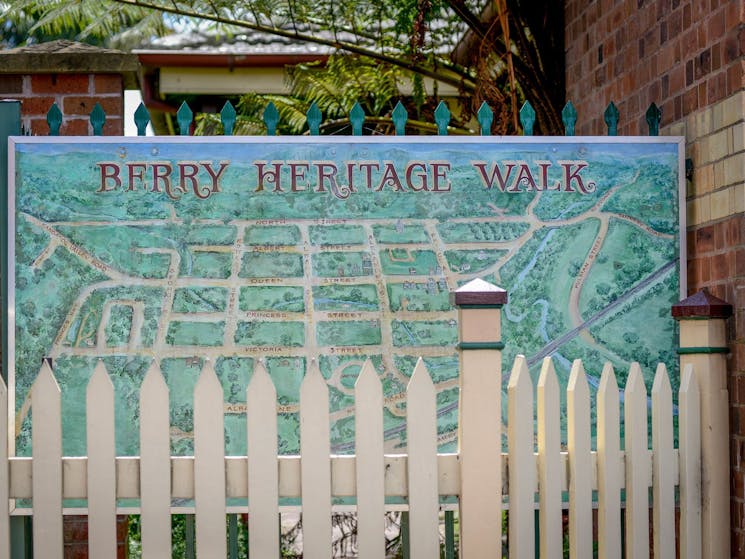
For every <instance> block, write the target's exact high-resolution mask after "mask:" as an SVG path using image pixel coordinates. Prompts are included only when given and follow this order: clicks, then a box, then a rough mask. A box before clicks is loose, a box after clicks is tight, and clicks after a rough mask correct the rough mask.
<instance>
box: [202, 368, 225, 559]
mask: <svg viewBox="0 0 745 559" xmlns="http://www.w3.org/2000/svg"><path fill="white" fill-rule="evenodd" d="M223 423H224V409H223V389H222V385H221V384H220V381H219V380H218V378H217V375H216V374H215V369H214V366H213V364H212V361H210V360H207V361H206V362H205V364H204V368H203V369H202V373H201V374H200V375H199V380H197V384H196V386H195V387H194V505H195V506H194V508H195V511H196V540H197V545H196V548H197V549H196V550H197V557H225V556H226V555H227V544H226V541H225V513H226V510H225V430H224V426H223Z"/></svg>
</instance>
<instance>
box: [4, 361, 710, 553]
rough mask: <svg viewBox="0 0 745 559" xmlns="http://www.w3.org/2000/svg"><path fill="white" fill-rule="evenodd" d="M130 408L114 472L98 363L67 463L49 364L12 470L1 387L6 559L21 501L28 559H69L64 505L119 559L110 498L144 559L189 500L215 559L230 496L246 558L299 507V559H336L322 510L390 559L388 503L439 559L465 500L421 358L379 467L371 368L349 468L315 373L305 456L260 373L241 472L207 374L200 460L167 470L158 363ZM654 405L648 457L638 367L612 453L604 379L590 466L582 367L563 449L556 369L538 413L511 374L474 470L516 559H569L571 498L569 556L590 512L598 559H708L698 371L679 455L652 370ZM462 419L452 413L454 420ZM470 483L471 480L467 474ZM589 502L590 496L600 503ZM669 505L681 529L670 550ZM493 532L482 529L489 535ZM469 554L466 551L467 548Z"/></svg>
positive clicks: (272, 542)
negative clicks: (394, 502) (128, 450)
mask: <svg viewBox="0 0 745 559" xmlns="http://www.w3.org/2000/svg"><path fill="white" fill-rule="evenodd" d="M468 373H469V372H468V371H462V372H461V375H464V374H465V375H467V374H468ZM140 398H141V404H140V405H141V409H140V413H141V420H140V421H141V433H140V436H141V438H140V450H141V454H140V456H139V457H116V456H115V449H114V392H113V385H112V383H111V381H110V379H109V377H108V374H107V371H106V370H105V368H104V365H103V363H100V364H99V365H98V366H97V368H96V369H95V372H94V374H93V376H92V378H91V380H90V383H89V385H88V389H87V444H88V446H87V448H88V456H87V458H86V457H83V458H80V457H77V458H69V457H62V454H61V449H62V445H61V441H62V432H61V421H60V390H59V387H58V385H57V383H56V381H55V379H54V376H53V373H52V370H51V368H50V367H49V365H48V364H46V363H45V364H44V365H43V366H42V369H41V371H40V373H39V376H38V378H37V379H36V382H35V383H34V385H33V388H32V396H31V402H32V430H33V431H32V440H33V442H32V446H33V456H32V458H19V457H10V458H9V457H8V455H7V454H8V453H7V450H8V448H9V446H8V442H9V441H8V440H7V436H8V425H7V418H8V414H7V411H8V410H7V390H6V387H5V385H4V384H3V383H2V381H1V380H0V503H8V504H10V508H9V507H8V506H5V505H3V506H1V507H0V559H8V558H9V557H10V555H9V553H10V552H9V545H10V544H9V541H10V538H9V517H10V515H12V514H27V513H28V512H29V509H22V508H18V509H14V508H13V499H32V500H33V515H34V530H33V548H34V554H35V556H36V557H40V558H44V559H54V558H59V559H61V558H62V557H63V546H62V533H63V532H62V518H63V514H64V513H76V514H79V513H80V512H81V511H80V510H79V509H74V510H72V509H71V510H63V499H87V503H88V506H87V510H84V511H83V513H85V514H88V516H89V523H90V524H89V549H90V557H92V558H102V559H104V558H105V559H111V558H113V557H115V556H116V514H117V502H116V500H117V498H120V499H128V498H133V499H140V509H139V510H140V511H141V515H142V523H141V524H142V556H143V557H144V558H146V559H147V558H163V557H170V556H171V551H170V550H171V528H170V527H171V518H170V515H171V514H172V513H173V510H172V507H171V499H178V498H182V499H194V502H195V515H196V547H197V549H196V551H197V557H199V558H200V559H204V558H208V557H216V558H224V557H226V554H227V550H226V537H225V514H226V512H227V510H228V509H227V507H226V499H227V498H231V497H237V498H246V497H248V498H249V499H248V507H247V509H245V512H248V522H249V534H250V538H249V554H250V556H251V557H254V558H271V557H279V556H280V550H279V541H280V538H279V525H278V522H277V515H278V513H279V510H280V509H279V507H278V501H279V498H280V497H300V498H301V499H302V513H303V553H304V555H303V556H304V557H305V558H306V559H329V558H330V557H332V540H331V534H332V525H331V514H332V506H331V497H332V496H338V497H349V496H352V497H356V503H357V514H358V550H359V557H361V558H371V559H383V558H384V557H385V549H384V541H385V540H384V512H385V510H386V504H385V500H384V499H385V496H403V497H406V502H407V503H408V510H409V515H410V527H409V530H410V557H411V558H412V559H432V558H434V557H439V531H438V516H439V512H440V504H439V502H440V501H439V497H440V496H441V495H460V488H461V483H462V481H463V480H461V475H460V472H461V465H462V464H463V463H464V462H465V461H467V460H469V457H468V456H464V455H463V454H462V453H460V454H439V455H438V454H437V428H436V393H435V387H434V385H433V383H432V380H431V378H430V376H429V374H428V372H427V370H426V367H425V365H424V363H423V362H422V361H421V360H420V361H419V363H418V364H417V366H416V368H415V370H414V372H413V375H412V377H411V380H410V382H409V385H408V388H407V423H406V428H407V441H408V454H406V455H385V454H384V450H383V391H382V386H381V383H380V380H379V378H378V375H377V373H376V372H375V369H374V367H373V366H372V364H371V363H370V362H367V363H366V364H365V366H364V367H363V368H362V371H361V373H360V375H359V378H358V380H357V383H356V386H355V402H356V409H355V421H356V433H357V437H356V454H355V455H354V456H332V455H331V453H330V442H329V408H328V389H327V386H326V383H325V381H324V379H323V377H322V375H321V373H320V371H319V370H318V368H317V366H316V365H315V364H313V365H311V367H310V370H309V372H308V374H307V376H306V378H305V379H304V381H303V383H302V386H301V391H300V440H301V456H278V455H277V421H276V418H277V416H276V414H277V411H276V393H275V388H274V385H273V383H272V381H271V379H270V377H269V375H268V374H267V372H266V370H265V368H264V366H263V365H262V364H261V363H260V362H257V364H256V367H255V370H254V374H253V377H252V379H251V382H250V384H249V387H248V390H247V410H248V411H247V417H246V421H247V428H248V456H247V457H246V456H244V457H226V456H225V451H224V437H223V420H224V419H223V413H224V412H223V409H224V408H223V389H222V387H221V385H220V382H219V381H218V378H217V376H216V375H215V372H214V369H213V367H212V365H210V364H209V362H208V363H207V365H205V367H204V370H203V371H202V373H201V376H200V378H199V381H198V382H197V385H196V388H195V391H194V457H172V456H170V439H169V411H168V410H169V394H168V389H167V387H166V383H165V381H164V379H163V377H162V375H161V373H160V371H159V369H158V367H157V366H156V365H153V366H152V367H151V369H150V370H149V372H148V373H147V375H146V377H145V379H144V382H143V384H142V387H141V392H140ZM651 402H652V405H651V421H652V430H651V431H652V448H651V449H650V448H649V445H648V432H649V431H648V420H649V419H648V413H647V411H648V394H647V389H646V387H645V385H644V382H643V377H642V374H641V370H640V368H639V366H638V365H636V364H634V365H632V367H631V369H630V370H629V371H628V380H627V382H626V386H625V390H624V398H623V413H624V423H625V441H624V448H625V452H624V451H622V450H621V437H620V421H619V420H620V409H621V405H620V404H621V403H620V398H619V387H618V384H617V382H616V376H615V374H614V371H613V369H612V367H611V366H610V365H606V366H605V368H604V369H603V372H602V377H601V380H600V385H599V387H598V391H597V408H596V417H597V424H596V441H597V444H596V449H595V450H592V448H591V400H590V390H589V386H588V382H587V378H586V375H585V372H584V369H583V365H582V363H581V362H580V361H576V362H575V363H574V364H573V367H572V370H571V374H570V379H569V384H568V388H567V394H566V404H567V415H568V417H567V430H566V431H567V434H568V441H567V445H566V450H562V448H563V445H562V441H561V418H560V389H559V383H558V381H557V377H556V374H555V371H554V368H553V365H552V362H551V360H550V359H548V358H547V359H546V360H545V361H544V363H543V368H542V370H541V373H540V379H539V381H538V385H537V394H536V395H535V397H534V388H533V384H532V382H531V378H530V374H529V372H528V368H527V363H526V360H525V358H523V357H522V356H520V357H518V358H517V359H516V361H515V363H514V367H513V369H512V374H511V376H510V380H509V388H508V425H509V428H508V433H507V439H508V452H507V453H502V452H501V442H500V441H497V440H495V441H492V443H491V444H493V445H497V446H498V452H497V461H498V463H490V464H481V465H480V466H477V467H481V468H483V470H484V472H485V474H487V473H489V472H491V473H494V472H497V473H498V475H499V479H500V483H502V485H503V494H504V498H502V499H500V495H496V494H495V495H488V502H489V503H491V506H492V507H494V509H495V510H497V511H501V510H504V509H509V523H508V535H509V556H510V557H512V558H523V557H524V558H531V559H532V558H533V557H535V556H536V555H535V553H536V550H535V530H536V529H538V530H539V537H540V557H542V558H560V557H562V549H563V538H564V534H563V529H562V510H563V509H564V508H566V503H564V502H563V501H562V498H563V495H562V492H568V509H569V535H568V537H569V546H570V556H571V557H577V558H590V557H592V556H593V530H592V526H593V509H594V508H597V526H598V529H597V531H598V537H597V545H598V548H599V549H598V551H599V557H608V558H610V557H618V558H620V557H621V549H622V547H621V546H622V543H621V542H622V539H625V545H626V557H629V558H642V557H643V558H647V557H649V556H650V520H651V521H653V526H654V529H653V537H654V542H653V543H654V545H653V548H654V556H655V557H660V558H663V557H664V558H670V559H672V558H674V557H676V540H677V542H679V545H680V550H679V551H680V557H682V558H695V557H700V556H701V549H702V542H701V537H702V536H701V533H702V522H701V502H702V495H701V449H700V436H699V433H700V398H699V391H698V386H697V382H696V377H695V375H694V374H693V370H692V368H691V366H690V365H689V366H686V367H685V369H684V371H683V374H682V379H681V383H680V393H679V397H678V406H679V407H678V426H679V427H678V428H679V432H678V440H679V441H680V445H679V448H677V449H675V448H674V447H673V441H674V432H673V417H674V416H673V404H672V391H671V385H670V382H669V379H668V375H667V372H666V369H665V367H664V366H663V365H660V366H659V367H658V369H657V372H656V376H655V380H654V385H653V387H652V390H651ZM468 405H469V403H468V402H464V401H463V400H461V402H460V406H461V408H463V406H468ZM534 408H537V416H534V411H533V410H534ZM536 430H537V432H536ZM482 443H483V445H484V446H489V444H490V443H489V441H482ZM469 467H471V468H473V467H474V465H473V463H472V462H471V463H470V466H469ZM500 472H502V473H501V474H500ZM491 473H490V474H489V475H491ZM502 480H503V481H502ZM504 482H506V483H504ZM650 487H651V488H652V494H653V499H652V502H651V503H650V502H649V499H648V495H649V491H648V488H650ZM676 487H678V488H679V498H678V502H677V503H676V497H675V492H676ZM622 489H625V495H626V499H625V503H622V500H621V495H622V493H621V490H622ZM593 491H597V500H596V501H594V500H593ZM536 496H537V498H536ZM469 506H477V505H470V504H469V503H467V502H465V500H464V501H462V502H461V503H460V519H461V520H460V524H461V525H460V530H461V538H463V537H465V536H464V534H466V533H467V532H465V531H464V526H463V523H464V522H466V520H465V519H467V518H471V517H473V515H474V513H478V511H473V510H471V511H468V510H467V508H468V507H469ZM676 506H677V508H678V510H679V514H680V529H679V532H678V537H677V538H676V530H675V514H676ZM536 507H537V508H538V510H539V515H538V517H539V521H538V526H535V509H536ZM650 509H651V511H652V518H651V519H650V518H649V513H650ZM233 512H235V511H233ZM469 514H470V516H469ZM621 515H625V530H626V533H625V534H622V533H621V530H622V523H621ZM488 516H489V515H481V514H479V517H480V518H482V519H483V518H487V517H488ZM494 517H495V518H497V520H498V521H497V522H496V523H489V522H484V521H482V522H481V524H480V525H479V526H478V527H477V531H478V532H480V534H479V537H481V538H484V541H486V540H491V541H495V542H501V535H502V525H501V513H499V514H497V515H496V516H494ZM468 537H471V536H468ZM473 541H476V540H473ZM461 543H462V544H464V543H465V542H463V541H462V539H461ZM499 546H500V548H501V543H499ZM479 547H480V546H479V545H478V544H471V545H470V547H468V548H467V549H466V550H464V549H462V550H461V557H467V559H470V557H483V555H481V554H480V553H479V549H478V548H479Z"/></svg>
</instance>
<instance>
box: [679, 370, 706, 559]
mask: <svg viewBox="0 0 745 559" xmlns="http://www.w3.org/2000/svg"><path fill="white" fill-rule="evenodd" d="M699 398H700V393H699V388H698V383H697V382H696V375H695V374H693V367H692V366H691V365H687V366H686V367H685V368H684V369H683V374H682V375H681V381H680V393H679V394H678V406H679V415H678V441H679V446H680V449H679V456H680V458H679V462H680V466H679V468H680V482H679V485H680V559H698V558H699V557H701V543H702V536H701V532H702V526H701V436H700V433H701V402H700V400H699Z"/></svg>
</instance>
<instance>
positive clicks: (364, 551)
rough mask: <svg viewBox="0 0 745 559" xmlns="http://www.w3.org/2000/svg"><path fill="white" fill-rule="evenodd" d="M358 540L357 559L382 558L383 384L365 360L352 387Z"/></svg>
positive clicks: (383, 504)
mask: <svg viewBox="0 0 745 559" xmlns="http://www.w3.org/2000/svg"><path fill="white" fill-rule="evenodd" d="M354 406H355V409H354V411H355V415H354V425H355V454H356V476H357V479H356V482H357V507H358V512H357V540H358V554H359V557H360V559H376V558H380V557H384V556H385V537H384V531H385V525H384V520H385V517H384V514H385V462H384V459H383V456H384V452H383V385H382V384H381V383H380V379H379V378H378V374H377V373H376V372H375V367H374V366H373V364H372V362H371V361H370V360H369V359H368V360H367V361H366V362H365V364H364V365H363V366H362V370H361V371H360V375H359V377H357V382H356V383H355V386H354Z"/></svg>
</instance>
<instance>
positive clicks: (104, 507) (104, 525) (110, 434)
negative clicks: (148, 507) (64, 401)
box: [86, 360, 116, 559]
mask: <svg viewBox="0 0 745 559" xmlns="http://www.w3.org/2000/svg"><path fill="white" fill-rule="evenodd" d="M86 410H87V413H86V440H87V449H88V487H87V490H88V553H89V556H90V557H92V558H93V559H109V558H110V557H115V556H116V448H115V447H114V441H115V440H116V439H115V435H114V434H115V430H114V385H113V384H111V380H110V379H109V374H108V373H107V372H106V367H104V364H103V361H100V360H99V362H98V364H97V365H96V368H95V369H94V371H93V376H92V377H91V380H90V382H89V383H88V389H87V391H86Z"/></svg>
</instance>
